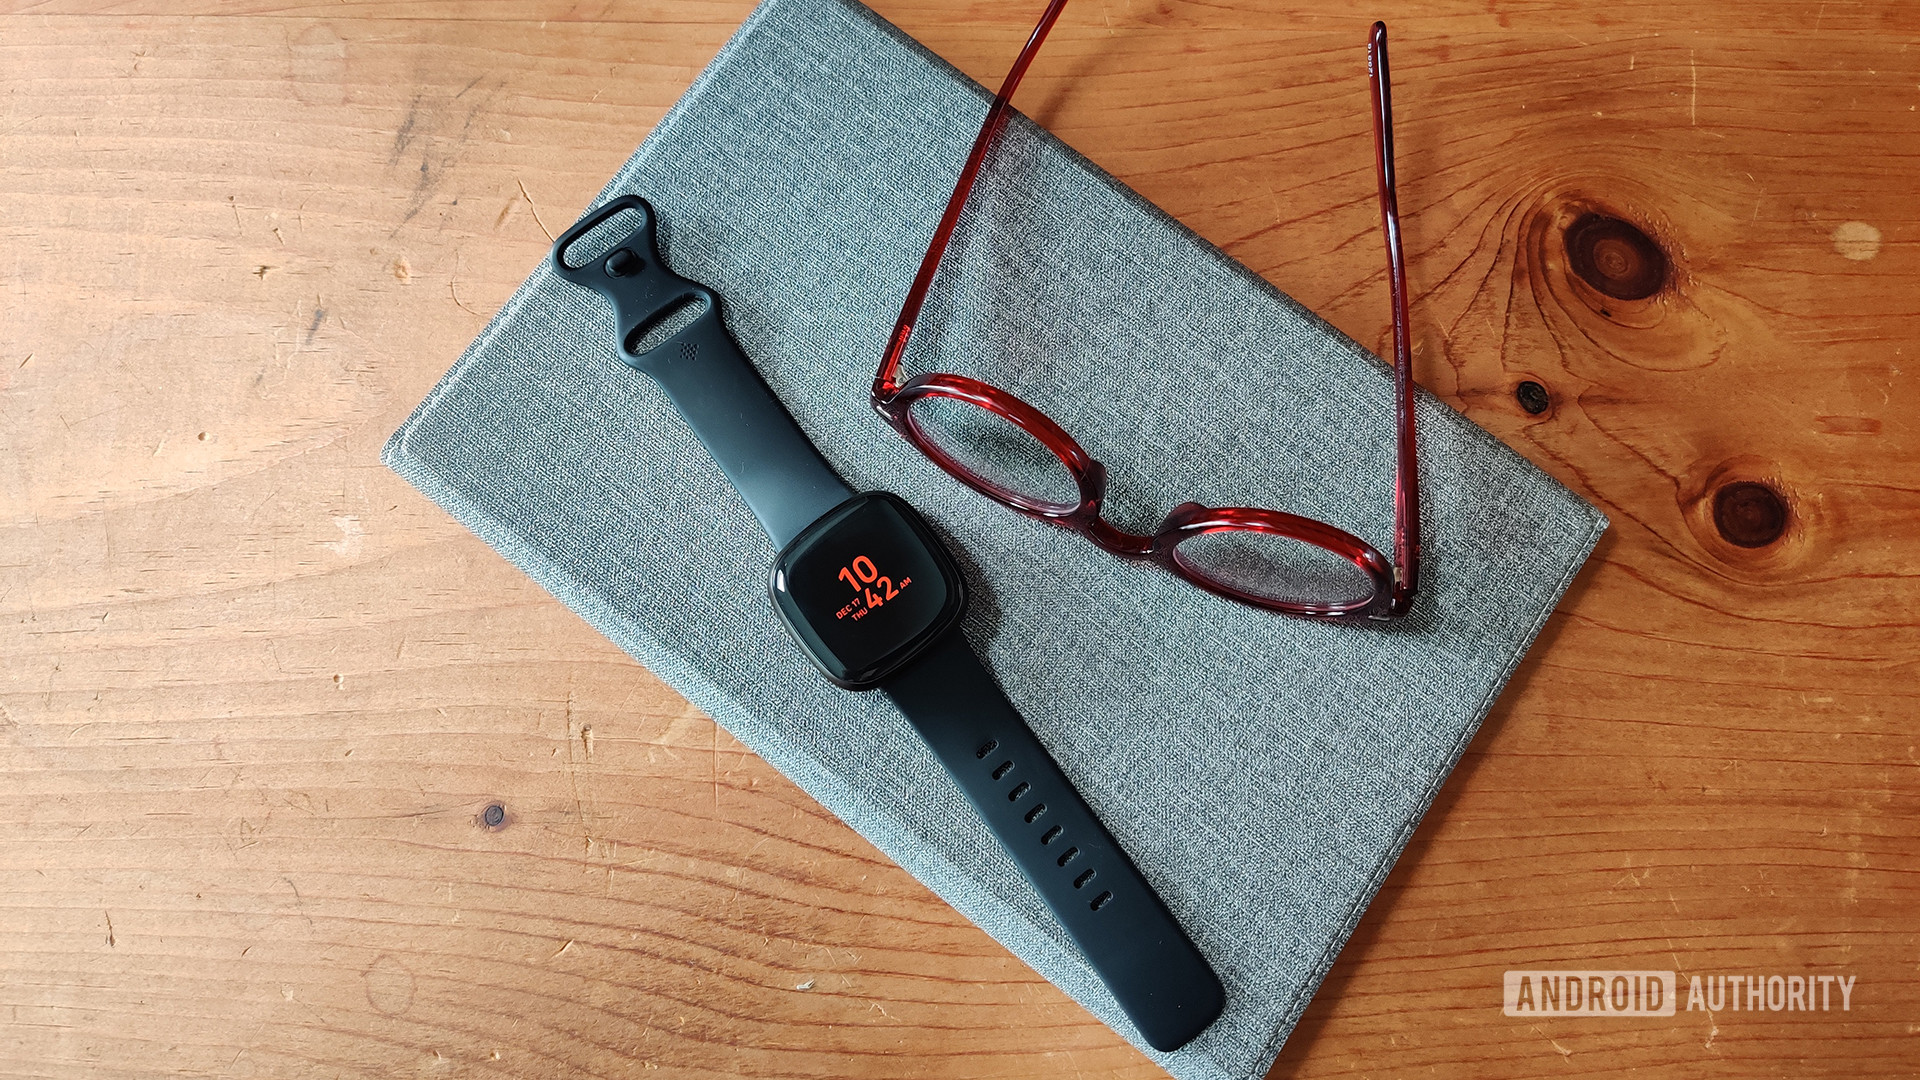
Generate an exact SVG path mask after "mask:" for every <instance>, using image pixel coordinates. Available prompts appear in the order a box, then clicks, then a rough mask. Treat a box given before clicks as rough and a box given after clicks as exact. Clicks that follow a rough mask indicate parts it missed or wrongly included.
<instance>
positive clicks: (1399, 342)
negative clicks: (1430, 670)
mask: <svg viewBox="0 0 1920 1080" xmlns="http://www.w3.org/2000/svg"><path fill="white" fill-rule="evenodd" d="M1066 3H1067V0H1051V2H1050V3H1049V4H1048V5H1047V10H1046V12H1045V13H1044V14H1043V15H1042V16H1041V17H1040V22H1039V25H1037V26H1035V27H1034V30H1033V35H1032V36H1031V37H1030V38H1028V39H1027V44H1026V47H1025V48H1024V49H1022V50H1021V51H1020V56H1019V58H1018V59H1016V60H1015V61H1014V64H1013V68H1012V69H1011V70H1010V71H1008V72H1007V77H1006V80H1005V81H1004V82H1003V83H1002V84H1001V86H1000V92H999V93H998V94H997V95H995V96H994V99H993V105H992V106H991V107H990V108H989V109H988V111H987V116H986V120H985V122H984V123H983V124H982V125H981V127H980V134H979V136H978V137H976V138H975V139H974V141H973V149H972V150H971V151H970V152H969V153H968V155H967V160H966V164H965V165H964V166H963V167H962V168H961V170H960V179H959V181H958V182H957V183H956V184H955V185H954V189H953V195H952V197H951V198H950V199H949V200H948V202H947V208H946V212H945V213H944V214H942V215H941V217H940V224H939V225H938V226H937V227H936V228H935V229H934V233H933V239H932V242H931V243H930V244H929V245H928V246H927V253H926V256H925V257H924V258H923V259H921V262H920V271H919V273H918V274H917V275H916V276H915V277H914V280H913V286H912V287H911V288H910V289H909V290H908V291H907V297H906V301H905V303H904V304H902V305H901V308H900V318H899V320H898V321H896V322H895V323H894V327H893V334H892V336H891V337H890V338H889V340H888V344H887V351H886V355H885V357H884V358H883V359H882V361H881V363H880V369H879V371H878V372H877V373H875V375H874V377H873V407H874V410H875V411H876V412H878V413H879V414H880V415H881V417H883V418H884V419H885V420H886V422H887V423H888V425H890V426H891V427H892V428H893V429H894V430H895V431H897V432H899V433H900V435H901V436H902V437H903V438H905V439H906V440H907V441H908V442H910V443H912V444H913V446H914V447H915V448H916V449H918V450H919V451H920V452H921V453H923V454H925V455H926V456H927V457H929V458H931V459H932V460H933V462H934V463H935V464H936V465H939V466H940V467H941V468H942V469H945V470H946V471H947V472H948V473H949V474H951V475H952V476H953V477H954V479H956V480H959V481H960V482H961V483H963V484H966V485H967V486H968V487H970V488H973V489H974V490H975V491H978V492H979V493H981V494H982V495H985V496H987V497H988V498H990V499H993V500H994V501H995V502H999V503H1002V504H1004V505H1006V506H1009V507H1011V508H1013V509H1014V510H1017V511H1019V512H1021V513H1023V514H1026V515H1028V516H1030V517H1035V518H1039V519H1041V520H1043V521H1050V522H1052V523H1054V524H1056V525H1060V526H1062V527H1064V528H1067V529H1071V530H1073V531H1074V532H1077V533H1079V534H1080V535H1081V536H1084V537H1086V538H1087V539H1088V540H1091V541H1093V542H1094V543H1095V544H1098V545H1099V546H1100V547H1102V548H1104V549H1106V550H1107V551H1109V552H1112V553H1113V554H1115V555H1119V556H1122V557H1123V558H1129V559H1147V560H1151V561H1152V562H1154V563H1157V564H1158V565H1160V566H1162V567H1164V568H1165V569H1167V570H1168V571H1170V572H1172V573H1174V574H1176V575H1178V576H1180V577H1182V578H1184V579H1186V580H1187V581H1189V582H1191V583H1193V584H1194V585H1197V586H1199V587H1201V588H1203V589H1206V590H1208V591H1209V592H1213V593H1216V594H1218V595H1221V596H1224V597H1227V598H1229V599H1232V600H1238V601H1240V602H1241V603H1245V604H1251V605H1253V606H1255V607H1260V608H1266V609H1269V610H1273V611H1279V612H1282V613H1285V614H1288V615H1297V616H1304V617H1307V618H1315V619H1328V620H1358V619H1367V618H1373V619H1387V618H1395V617H1398V616H1400V615H1403V614H1405V613H1406V612H1407V610H1408V609H1409V608H1410V607H1412V605H1413V600H1414V597H1415V595H1416V594H1417V592H1418V588H1419V573H1420V482H1419V481H1420V478H1419V466H1418V463H1417V462H1416V460H1415V456H1414V432H1413V386H1414V384H1413V355H1412V343H1411V336H1410V333H1409V324H1408V318H1407V284H1406V262H1405V257H1404V256H1403V254H1402V252H1401V242H1400V211H1399V204H1398V200H1397V199H1396V197H1395V191H1394V173H1393V106H1392V100H1391V94H1390V89H1389V79H1388V74H1387V27H1386V24H1385V23H1382V22H1376V23H1374V24H1373V29H1372V31H1371V32H1370V34H1369V35H1368V39H1367V76H1368V82H1369V85H1370V86H1371V89H1372V92H1373V136H1374V162H1375V166H1376V171H1377V174H1378V178H1379V185H1380V224H1381V228H1382V230H1383V231H1384V232H1385V234H1386V243H1387V260H1388V264H1389V273H1388V285H1389V289H1390V291H1391V293H1392V299H1393V355H1394V400H1395V431H1396V437H1397V441H1398V444H1399V445H1398V455H1397V457H1396V460H1395V466H1394V483H1393V516H1394V557H1393V559H1392V560H1391V561H1389V560H1388V559H1387V557H1386V556H1385V555H1382V554H1381V553H1380V552H1379V551H1378V550H1377V549H1376V548H1374V546H1373V545H1372V544H1369V543H1367V542H1366V541H1365V540H1362V539H1360V538H1359V537H1357V536H1354V535H1353V534H1351V533H1349V532H1346V531H1345V530H1342V529H1339V528H1336V527H1334V526H1332V525H1328V524H1326V523H1325V522H1320V521H1314V520H1313V519H1311V518H1304V517H1300V516H1298V515H1295V514H1288V513H1284V512H1281V511H1278V510H1262V509H1257V508H1253V507H1228V508H1212V507H1206V506H1201V505H1200V504H1198V503H1192V502H1189V503H1182V504H1181V505H1179V506H1177V507H1175V508H1174V510H1173V512H1172V513H1170V514H1168V515H1167V518H1166V520H1165V521H1163V522H1161V524H1160V527H1159V528H1158V529H1156V530H1155V531H1154V532H1153V533H1152V534H1151V535H1148V536H1137V535H1134V534H1132V533H1127V532H1123V531H1121V530H1119V529H1117V528H1115V527H1114V526H1113V525H1112V524H1111V523H1110V522H1108V521H1107V520H1106V519H1105V518H1104V517H1102V516H1101V514H1100V504H1101V501H1102V500H1103V499H1104V498H1105V496H1106V488H1107V469H1106V466H1105V465H1103V464H1101V463H1100V462H1099V461H1097V460H1095V459H1094V458H1093V457H1092V456H1091V455H1089V454H1088V453H1087V452H1086V451H1085V450H1084V449H1082V448H1081V446H1080V444H1079V443H1077V442H1075V441H1074V439H1073V437H1072V436H1070V435H1068V434H1067V433H1066V431H1065V430H1063V429H1062V428H1061V427H1060V425H1058V424H1056V423H1054V422H1053V420H1052V419H1051V418H1049V417H1048V416H1047V415H1046V414H1045V413H1042V412H1041V411H1040V410H1039V409H1036V408H1034V407H1033V406H1032V405H1029V404H1027V403H1026V402H1025V401H1022V400H1020V399H1019V398H1017V397H1015V396H1014V395H1012V394H1010V393H1008V392H1007V391H1005V390H1002V389H1000V388H999V387H997V386H993V385H990V384H988V383H984V382H981V381H980V380H978V379H970V378H967V377H966V376H964V375H953V374H946V373H932V374H927V375H918V376H915V377H913V378H911V379H909V380H907V381H906V383H904V384H901V383H899V382H897V381H896V377H897V376H898V375H899V371H900V358H901V356H902V355H903V354H904V353H905V352H906V348H907V340H908V338H909V337H911V336H912V334H913V328H914V322H915V320H917V319H918V318H919V316H920V309H921V305H922V304H923V303H924V302H925V300H926V294H927V290H928V288H929V287H930V286H931V285H932V284H933V277H934V274H935V272H936V271H938V269H939V267H940V260H941V257H942V256H943V255H944V254H945V253H946V250H947V244H948V242H949V241H950V240H951V239H952V237H953V232H954V229H955V227H956V226H957V225H958V224H959V221H960V215H961V212H962V210H963V209H964V207H965V205H966V201H967V195H968V194H969V193H970V192H971V191H972V190H973V185H974V181H975V180H976V179H977V178H978V176H979V173H980V166H981V163H982V162H983V161H985V159H986V156H987V152H988V150H989V148H990V147H991V146H992V144H993V141H994V139H995V137H996V136H997V135H998V134H999V133H1000V131H1001V129H1002V128H1004V127H1005V126H1006V122H1007V117H1008V114H1009V113H1010V112H1011V108H1012V107H1011V105H1010V104H1009V102H1010V100H1011V99H1012V97H1013V92H1014V90H1015V89H1016V88H1017V87H1018V86H1019V85H1020V80H1021V78H1022V77H1023V76H1024V75H1025V74H1026V71H1027V66H1028V65H1029V64H1030V63H1032V61H1033V57H1034V54H1035V53H1036V52H1038V51H1039V49H1040V45H1041V43H1042V42H1044V41H1045V40H1046V37H1047V32H1048V31H1050V30H1051V29H1053V24H1054V22H1055V20H1057V19H1058V18H1059V16H1060V11H1061V9H1062V8H1064V7H1065V6H1066ZM930 397H943V398H952V399H955V400H958V401H962V402H966V403H969V404H972V405H974V406H977V407H979V408H982V409H986V410H988V411H990V412H993V413H995V414H997V415H999V416H1000V417H1002V418H1004V419H1005V420H1007V421H1008V422H1009V423H1012V424H1014V425H1016V426H1017V427H1019V428H1021V429H1022V430H1024V431H1025V432H1027V433H1028V434H1029V435H1031V436H1033V437H1034V438H1035V439H1038V440H1039V441H1040V442H1041V443H1042V444H1043V445H1044V446H1045V447H1046V448H1047V449H1048V450H1049V451H1051V452H1052V453H1053V454H1054V456H1056V457H1058V458H1059V459H1060V461H1061V462H1062V463H1063V464H1064V465H1065V466H1066V467H1067V469H1068V471H1069V472H1070V473H1071V474H1072V476H1073V478H1074V481H1075V483H1076V484H1077V485H1078V488H1079V496H1080V501H1079V502H1078V503H1077V504H1076V505H1072V506H1066V505H1054V504H1048V503H1042V502H1038V501H1036V500H1034V499H1031V498H1028V497H1026V496H1023V495H1021V494H1019V493H1018V492H1014V491H1010V490H1007V489H1005V488H1002V487H999V486H997V485H995V484H994V483H993V482H992V481H991V480H988V479H987V478H985V477H983V476H981V475H979V474H978V473H975V472H974V471H972V470H971V469H969V468H968V467H967V466H965V465H964V464H962V463H961V462H960V461H958V460H957V459H955V458H954V457H953V456H952V455H950V454H948V453H947V452H946V451H945V450H943V449H942V448H941V447H940V445H939V444H938V443H937V442H936V441H934V440H933V439H931V438H929V437H928V436H927V435H926V434H925V433H924V432H922V431H921V430H920V428H919V425H918V422H917V421H916V420H915V418H914V415H913V412H912V410H911V406H912V405H913V403H914V402H915V401H918V400H920V399H922V398H930ZM1231 531H1251V532H1262V533H1271V534H1274V535H1277V536H1283V537H1287V538H1289V539H1293V540H1297V541H1300V542H1303V543H1307V544H1311V545H1313V546H1315V547H1319V548H1321V549H1323V550H1325V551H1329V552H1332V553H1333V554H1335V555H1337V556H1339V557H1341V558H1343V559H1346V560H1347V561H1348V562H1350V563H1352V564H1353V565H1354V566H1355V567H1357V568H1358V569H1359V570H1360V571H1361V572H1362V573H1364V574H1365V575H1366V576H1367V579H1368V580H1369V581H1370V582H1371V583H1372V586H1373V589H1372V592H1371V593H1370V594H1369V595H1367V596H1365V597H1362V598H1358V599H1355V600H1352V601H1349V602H1346V603H1332V602H1327V603H1321V602H1315V601H1310V600H1303V599H1293V600H1284V599H1276V598H1273V597H1268V596H1262V595H1259V594H1256V593H1251V592H1247V591H1246V590H1243V589H1240V588H1238V587H1236V586H1234V585H1233V584H1232V583H1230V582H1226V581H1222V580H1219V579H1217V578H1213V577H1210V576H1208V575H1207V574H1206V573H1205V572H1204V571H1202V570H1199V569H1196V568H1195V567H1193V566H1190V565H1189V564H1187V563H1185V562H1183V561H1182V560H1181V559H1180V557H1179V555H1178V552H1177V549H1178V547H1179V545H1180V543H1181V542H1182V541H1185V540H1188V539H1191V538H1192V537H1194V536H1198V535H1201V534H1204V533H1212V532H1231Z"/></svg>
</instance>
